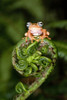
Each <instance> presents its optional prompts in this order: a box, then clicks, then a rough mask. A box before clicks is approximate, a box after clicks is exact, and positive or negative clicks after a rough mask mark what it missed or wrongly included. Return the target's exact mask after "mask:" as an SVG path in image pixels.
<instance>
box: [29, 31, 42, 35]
mask: <svg viewBox="0 0 67 100" xmlns="http://www.w3.org/2000/svg"><path fill="white" fill-rule="evenodd" d="M31 33H32V35H34V36H39V35H41V34H42V31H41V30H31Z"/></svg>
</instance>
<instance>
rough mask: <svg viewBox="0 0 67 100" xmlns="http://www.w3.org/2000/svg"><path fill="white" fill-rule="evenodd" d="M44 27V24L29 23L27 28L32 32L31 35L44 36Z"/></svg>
mask: <svg viewBox="0 0 67 100" xmlns="http://www.w3.org/2000/svg"><path fill="white" fill-rule="evenodd" d="M42 26H43V23H42V22H38V23H31V22H27V27H28V29H29V30H30V32H31V34H33V35H34V36H39V35H41V34H42Z"/></svg>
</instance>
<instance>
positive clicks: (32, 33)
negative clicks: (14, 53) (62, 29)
mask: <svg viewBox="0 0 67 100" xmlns="http://www.w3.org/2000/svg"><path fill="white" fill-rule="evenodd" d="M27 27H28V32H27V33H25V36H26V41H27V37H29V38H30V40H31V43H33V40H36V41H37V42H39V40H41V42H43V39H44V38H48V39H51V38H49V37H48V36H49V32H48V31H47V30H46V29H43V28H42V22H38V23H31V22H28V23H27ZM35 37H38V39H36V38H35Z"/></svg>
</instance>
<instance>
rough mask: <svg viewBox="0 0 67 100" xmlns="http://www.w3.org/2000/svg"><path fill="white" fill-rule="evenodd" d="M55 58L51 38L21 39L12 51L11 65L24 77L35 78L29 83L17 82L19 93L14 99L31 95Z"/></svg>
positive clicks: (22, 99) (41, 81) (49, 69)
mask: <svg viewBox="0 0 67 100" xmlns="http://www.w3.org/2000/svg"><path fill="white" fill-rule="evenodd" d="M56 59H57V49H56V47H55V45H54V44H53V42H52V41H51V40H48V39H44V40H43V42H42V43H41V42H40V41H39V42H37V41H34V42H33V43H31V42H30V40H29V39H28V41H27V42H26V41H25V38H24V39H23V40H21V41H20V42H19V43H18V44H17V45H16V47H15V48H14V50H13V53H12V63H13V66H14V68H15V69H16V71H17V72H18V73H20V74H21V75H22V76H24V77H26V79H27V77H28V78H29V77H32V78H33V77H34V78H35V80H34V81H33V82H32V83H31V84H26V83H22V82H19V83H18V84H17V85H16V92H17V93H18V94H19V95H18V96H17V97H16V98H15V100H25V99H26V98H27V97H28V96H29V95H31V94H32V93H33V92H34V91H35V90H36V89H37V88H38V87H39V86H40V85H41V84H42V83H43V82H44V81H45V79H46V78H47V77H48V75H49V74H50V72H51V71H52V70H53V68H54V66H55V62H56Z"/></svg>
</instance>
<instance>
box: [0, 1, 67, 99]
mask: <svg viewBox="0 0 67 100" xmlns="http://www.w3.org/2000/svg"><path fill="white" fill-rule="evenodd" d="M66 6H67V4H66V0H0V100H12V98H13V96H14V95H15V85H16V84H17V82H19V81H20V79H21V76H20V75H19V74H18V73H17V72H16V71H15V70H14V69H13V67H12V62H11V57H12V56H11V55H12V50H13V48H14V46H15V45H16V44H17V42H18V41H20V40H21V38H22V37H23V36H24V33H25V32H26V31H27V28H26V23H27V22H29V21H30V22H38V21H42V22H43V23H44V26H43V28H46V29H47V30H48V31H49V32H50V37H51V38H52V40H53V41H54V42H55V44H56V46H57V48H58V60H57V63H56V66H55V68H54V70H53V72H52V73H51V75H50V76H49V77H48V79H47V80H46V82H44V83H43V84H42V85H41V87H40V88H39V89H37V90H36V91H35V92H34V93H33V94H32V95H31V96H30V97H29V98H28V100H67V79H66V78H67V68H66V67H67V9H66Z"/></svg>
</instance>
